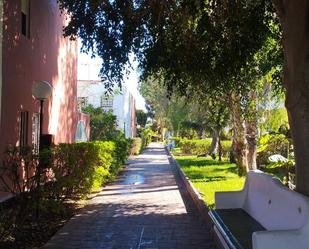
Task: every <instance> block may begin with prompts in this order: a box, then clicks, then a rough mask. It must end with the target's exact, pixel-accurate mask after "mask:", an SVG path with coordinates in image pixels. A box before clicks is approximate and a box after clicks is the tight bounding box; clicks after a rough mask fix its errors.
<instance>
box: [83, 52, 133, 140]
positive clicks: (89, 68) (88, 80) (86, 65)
mask: <svg viewBox="0 0 309 249" xmlns="http://www.w3.org/2000/svg"><path fill="white" fill-rule="evenodd" d="M100 68H101V62H100V60H99V59H96V58H94V59H93V58H91V57H89V56H88V55H86V54H81V53H80V54H79V57H78V76H77V100H78V105H79V108H82V107H83V106H86V105H89V104H91V105H93V106H94V107H102V109H104V110H105V111H109V110H112V112H113V114H114V115H115V116H116V117H117V124H118V128H119V129H121V130H123V131H124V132H125V136H126V137H127V138H129V137H134V136H135V135H136V118H135V98H134V97H133V95H132V94H131V93H130V91H129V90H128V88H127V87H126V86H125V85H124V86H123V89H122V91H120V90H119V89H117V88H116V89H115V90H114V93H113V94H112V95H111V96H106V95H105V87H104V84H103V83H102V82H101V79H100V77H99V76H98V75H99V71H100Z"/></svg>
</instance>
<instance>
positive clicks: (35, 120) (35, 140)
mask: <svg viewBox="0 0 309 249" xmlns="http://www.w3.org/2000/svg"><path fill="white" fill-rule="evenodd" d="M39 143H40V115H39V113H33V116H32V148H33V153H34V154H38V153H39Z"/></svg>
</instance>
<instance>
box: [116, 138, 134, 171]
mask: <svg viewBox="0 0 309 249" xmlns="http://www.w3.org/2000/svg"><path fill="white" fill-rule="evenodd" d="M112 141H113V142H114V143H115V152H114V153H113V156H114V158H115V160H114V161H113V164H112V167H111V173H112V174H117V172H118V170H119V167H120V166H122V165H123V164H125V162H126V160H127V159H128V157H129V155H130V149H131V145H132V141H131V139H126V138H125V136H124V134H122V133H119V134H118V136H116V137H114V139H113V140H112Z"/></svg>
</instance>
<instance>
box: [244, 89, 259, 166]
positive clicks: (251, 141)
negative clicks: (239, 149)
mask: <svg viewBox="0 0 309 249" xmlns="http://www.w3.org/2000/svg"><path fill="white" fill-rule="evenodd" d="M248 96H249V100H250V102H251V103H250V105H249V110H248V113H249V114H250V115H249V116H248V118H247V120H246V122H245V127H246V140H247V171H249V170H255V169H257V167H256V155H257V134H258V125H257V109H256V101H257V96H256V93H255V92H254V91H250V92H249V94H248Z"/></svg>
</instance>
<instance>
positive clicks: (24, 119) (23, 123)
mask: <svg viewBox="0 0 309 249" xmlns="http://www.w3.org/2000/svg"><path fill="white" fill-rule="evenodd" d="M19 145H20V147H25V146H27V145H28V112H27V111H23V112H21V113H20V134H19Z"/></svg>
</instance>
